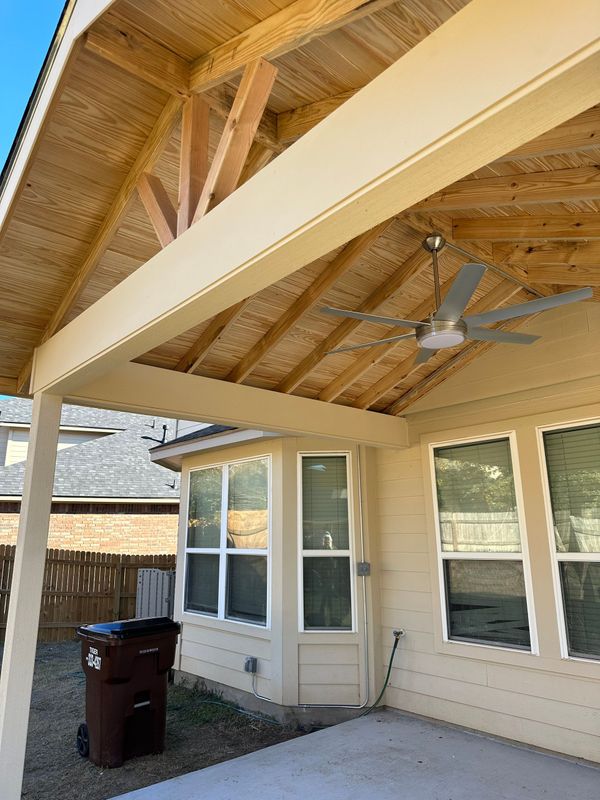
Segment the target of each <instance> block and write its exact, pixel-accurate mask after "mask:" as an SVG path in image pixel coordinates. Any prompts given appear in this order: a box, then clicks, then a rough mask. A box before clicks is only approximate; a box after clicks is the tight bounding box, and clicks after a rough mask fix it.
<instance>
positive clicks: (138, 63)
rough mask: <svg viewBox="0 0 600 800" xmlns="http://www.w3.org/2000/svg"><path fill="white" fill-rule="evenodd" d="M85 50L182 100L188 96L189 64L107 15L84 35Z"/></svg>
mask: <svg viewBox="0 0 600 800" xmlns="http://www.w3.org/2000/svg"><path fill="white" fill-rule="evenodd" d="M84 41H85V47H86V49H87V50H89V51H90V52H92V53H94V54H95V55H97V56H100V57H101V58H104V59H105V60H106V61H109V62H110V63H111V64H115V65H116V66H117V67H120V69H122V70H124V71H125V72H128V73H130V74H131V75H135V76H136V77H137V78H141V79H142V80H144V81H146V82H147V83H149V84H151V85H152V86H157V87H158V88H159V89H163V90H164V91H165V92H168V93H169V94H172V95H175V96H177V97H181V98H185V97H186V96H187V95H188V94H189V85H190V65H189V64H188V62H187V61H185V59H183V58H181V56H178V55H177V54H176V53H174V52H173V51H172V50H169V49H167V48H166V47H163V46H162V45H161V44H159V43H158V42H157V41H155V40H154V39H151V38H150V37H149V36H147V35H146V34H145V33H142V32H141V31H140V30H138V29H137V28H134V27H133V26H132V25H131V24H130V23H129V22H126V21H125V20H124V19H121V18H119V17H116V16H115V15H114V14H107V15H105V16H103V17H101V18H100V19H99V20H97V21H96V22H95V23H94V24H93V26H92V27H91V28H90V30H88V31H87V33H86V34H85V40H84Z"/></svg>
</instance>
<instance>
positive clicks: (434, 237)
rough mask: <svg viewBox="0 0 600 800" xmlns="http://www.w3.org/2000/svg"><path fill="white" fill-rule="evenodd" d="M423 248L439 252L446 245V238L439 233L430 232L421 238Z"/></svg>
mask: <svg viewBox="0 0 600 800" xmlns="http://www.w3.org/2000/svg"><path fill="white" fill-rule="evenodd" d="M422 244H423V249H424V250H427V252H428V253H439V252H440V251H441V250H443V249H444V247H445V246H446V240H445V239H444V237H443V236H442V234H441V233H435V232H433V233H430V234H429V236H426V237H425V238H424V239H423V242H422Z"/></svg>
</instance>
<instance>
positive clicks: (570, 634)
mask: <svg viewBox="0 0 600 800" xmlns="http://www.w3.org/2000/svg"><path fill="white" fill-rule="evenodd" d="M560 578H561V584H562V592H563V598H564V604H565V618H566V622H567V639H568V641H569V655H572V656H588V657H589V656H592V658H600V564H599V563H586V562H584V561H562V562H561V563H560Z"/></svg>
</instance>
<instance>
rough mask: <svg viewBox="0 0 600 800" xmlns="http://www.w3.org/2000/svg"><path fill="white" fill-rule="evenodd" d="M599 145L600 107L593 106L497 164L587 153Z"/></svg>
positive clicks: (498, 160) (504, 157) (509, 154)
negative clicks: (582, 151)
mask: <svg viewBox="0 0 600 800" xmlns="http://www.w3.org/2000/svg"><path fill="white" fill-rule="evenodd" d="M599 143H600V106H593V107H592V108H589V109H588V110H587V111H584V112H583V113H582V114H578V115H577V116H576V117H573V118H572V119H570V120H568V121H567V122H563V123H562V125H558V126H557V127H556V128H553V129H552V130H549V131H547V132H546V133H543V134H542V135H541V136H538V137H536V138H535V139H532V140H531V141H530V142H527V144H524V145H521V146H520V147H517V149H516V150H513V151H512V152H510V153H507V154H506V155H505V156H503V157H502V158H499V159H497V163H498V162H501V161H514V160H515V159H521V158H544V157H545V156H552V155H559V154H560V153H569V152H571V151H573V150H584V151H585V150H590V149H592V148H595V147H598V144H599Z"/></svg>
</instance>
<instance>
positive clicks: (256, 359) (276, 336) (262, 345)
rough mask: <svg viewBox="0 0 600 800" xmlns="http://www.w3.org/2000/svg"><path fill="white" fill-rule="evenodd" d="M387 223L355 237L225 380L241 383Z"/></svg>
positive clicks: (352, 264)
mask: <svg viewBox="0 0 600 800" xmlns="http://www.w3.org/2000/svg"><path fill="white" fill-rule="evenodd" d="M390 224H391V223H390V221H389V220H388V221H387V222H383V223H382V224H381V225H377V226H376V227H375V228H373V229H372V230H370V231H367V233H363V234H362V235H361V236H357V237H356V239H353V240H352V241H351V242H349V243H348V244H347V245H346V247H344V249H343V250H342V251H341V253H339V255H338V256H337V257H336V258H335V259H334V260H333V261H332V263H331V264H328V265H327V266H326V267H325V268H324V269H323V271H322V272H321V274H320V275H319V277H318V278H316V279H315V280H314V281H313V282H312V283H311V285H310V286H309V287H308V288H307V289H306V290H305V291H304V292H302V294H301V295H300V296H299V297H298V298H297V299H296V300H295V301H294V302H293V303H292V305H291V306H290V307H289V308H288V309H287V310H286V311H285V312H284V313H283V314H282V315H281V317H279V319H278V320H277V322H275V324H274V325H272V326H271V327H270V328H269V330H268V331H267V332H266V333H265V335H264V336H263V337H262V339H260V340H259V341H258V342H257V343H256V344H255V345H254V347H252V348H251V350H249V352H248V353H247V354H246V355H245V356H244V358H242V360H241V361H240V362H239V363H238V364H237V365H236V366H235V367H234V368H233V369H232V370H231V372H230V373H229V375H228V376H227V380H228V381H232V382H233V383H240V382H241V381H243V380H244V379H245V378H246V377H247V376H248V375H249V374H250V373H251V372H252V370H253V369H255V367H256V366H257V365H258V364H259V363H260V362H261V361H262V359H263V358H264V357H265V356H266V355H267V353H269V352H270V351H271V350H272V349H273V348H274V347H275V346H276V345H277V343H278V342H280V341H281V340H282V339H283V337H284V336H285V335H286V334H287V333H288V331H289V330H291V328H293V327H294V325H295V324H296V323H297V322H298V320H299V319H300V317H302V316H303V314H306V313H307V312H308V311H310V309H311V308H313V307H314V306H315V304H316V303H318V302H319V300H320V299H321V298H322V297H323V295H324V294H325V293H326V292H327V291H329V289H330V288H331V287H332V286H333V285H334V284H335V282H336V281H337V280H339V278H341V276H342V275H343V274H344V273H346V272H347V271H348V270H349V269H351V268H352V267H353V266H354V265H355V264H356V262H357V261H358V260H359V259H360V258H362V256H363V255H364V254H365V253H366V252H367V250H369V248H370V247H372V246H373V244H375V242H376V241H377V240H378V239H379V237H380V236H381V235H382V234H383V233H384V232H385V230H386V229H387V228H388V227H389V225H390Z"/></svg>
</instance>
